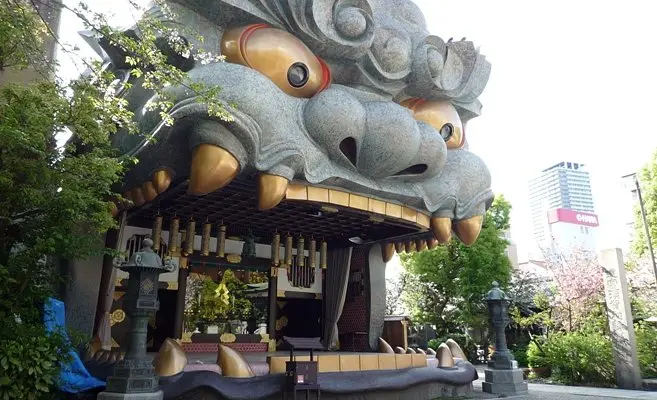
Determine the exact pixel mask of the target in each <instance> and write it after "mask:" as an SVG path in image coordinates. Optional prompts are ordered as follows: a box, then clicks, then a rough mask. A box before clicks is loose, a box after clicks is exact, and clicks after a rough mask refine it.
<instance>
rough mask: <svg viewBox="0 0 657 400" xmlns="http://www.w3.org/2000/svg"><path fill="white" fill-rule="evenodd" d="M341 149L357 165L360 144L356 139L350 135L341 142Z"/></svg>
mask: <svg viewBox="0 0 657 400" xmlns="http://www.w3.org/2000/svg"><path fill="white" fill-rule="evenodd" d="M340 151H341V152H342V154H344V156H345V157H347V159H348V160H349V162H350V163H352V164H353V165H354V166H355V165H356V160H357V158H358V145H357V144H356V139H354V138H352V137H348V138H346V139H344V140H343V141H342V142H340Z"/></svg>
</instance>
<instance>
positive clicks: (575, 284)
mask: <svg viewBox="0 0 657 400" xmlns="http://www.w3.org/2000/svg"><path fill="white" fill-rule="evenodd" d="M543 254H544V257H545V265H546V268H547V269H548V271H549V273H550V275H551V277H552V281H553V290H554V298H553V304H552V308H553V309H552V313H551V314H552V318H553V320H554V323H555V326H556V327H557V328H558V329H563V330H567V331H574V330H577V329H579V328H580V327H581V325H582V323H583V322H584V321H585V320H586V317H587V316H588V315H589V313H590V312H591V311H592V310H593V309H594V308H595V307H596V306H597V305H598V303H599V302H600V300H601V299H602V297H603V290H604V283H603V280H602V267H601V266H600V264H599V263H598V259H597V256H596V255H595V253H593V252H591V251H587V250H585V249H583V248H581V247H575V248H573V249H570V250H569V251H567V252H565V251H561V250H560V249H558V248H552V249H544V250H543Z"/></svg>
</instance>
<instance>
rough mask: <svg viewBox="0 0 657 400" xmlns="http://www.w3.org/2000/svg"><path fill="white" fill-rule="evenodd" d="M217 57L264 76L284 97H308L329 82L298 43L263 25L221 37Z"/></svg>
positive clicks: (325, 69) (326, 71)
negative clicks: (221, 56)
mask: <svg viewBox="0 0 657 400" xmlns="http://www.w3.org/2000/svg"><path fill="white" fill-rule="evenodd" d="M221 53H222V54H223V55H224V56H225V57H226V61H228V62H231V63H235V64H241V65H244V66H247V67H250V68H253V69H255V70H256V71H258V72H260V73H262V74H263V75H265V76H267V77H268V78H269V79H271V81H272V82H274V83H275V84H276V85H277V86H278V87H279V88H280V89H281V90H283V91H284V92H285V93H287V94H289V95H291V96H295V97H312V96H314V95H315V94H317V93H319V92H320V91H322V90H324V89H326V88H327V87H328V85H329V84H330V81H331V74H330V71H329V69H328V66H327V65H326V64H325V63H324V62H323V61H322V60H320V59H319V58H318V57H317V56H315V54H313V52H312V51H311V50H310V49H309V48H308V47H307V46H306V45H305V44H304V43H303V42H302V41H301V40H299V39H297V38H296V37H295V36H293V35H291V34H290V33H288V32H286V31H282V30H280V29H275V28H270V27H268V26H267V25H249V26H245V27H240V28H235V29H231V30H229V31H227V32H226V33H224V36H223V38H222V41H221Z"/></svg>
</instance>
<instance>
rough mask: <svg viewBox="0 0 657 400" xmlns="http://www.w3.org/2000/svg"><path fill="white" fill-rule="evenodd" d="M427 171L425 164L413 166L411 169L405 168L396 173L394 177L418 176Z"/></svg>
mask: <svg viewBox="0 0 657 400" xmlns="http://www.w3.org/2000/svg"><path fill="white" fill-rule="evenodd" d="M427 169H429V167H428V166H427V164H415V165H413V166H411V167H408V168H406V169H405V170H403V171H400V172H397V173H396V174H395V176H404V175H420V174H423V173H425V172H427Z"/></svg>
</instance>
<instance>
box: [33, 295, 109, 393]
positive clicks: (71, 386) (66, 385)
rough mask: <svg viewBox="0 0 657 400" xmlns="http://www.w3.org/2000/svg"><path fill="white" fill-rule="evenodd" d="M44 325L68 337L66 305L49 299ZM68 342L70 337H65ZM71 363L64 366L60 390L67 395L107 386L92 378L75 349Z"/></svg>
mask: <svg viewBox="0 0 657 400" xmlns="http://www.w3.org/2000/svg"><path fill="white" fill-rule="evenodd" d="M43 308H44V310H43V311H44V313H43V314H44V316H43V318H44V323H45V325H46V330H47V331H48V332H56V331H60V332H62V333H64V334H65V335H66V330H65V329H66V322H65V321H66V314H65V313H66V311H65V308H64V303H63V302H61V301H59V300H56V299H53V298H49V299H48V300H46V303H45V304H44V306H43ZM65 337H66V340H68V335H66V336H65ZM70 356H71V359H72V360H71V362H70V363H69V364H68V365H62V372H61V375H60V377H59V378H60V387H59V390H61V391H62V392H66V393H81V392H86V391H88V390H93V389H97V388H101V387H104V386H105V382H103V381H101V380H99V379H96V378H94V377H93V376H91V374H90V373H89V371H87V368H85V366H84V364H82V360H80V356H79V355H78V353H76V352H75V351H74V350H73V349H71V350H70Z"/></svg>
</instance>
